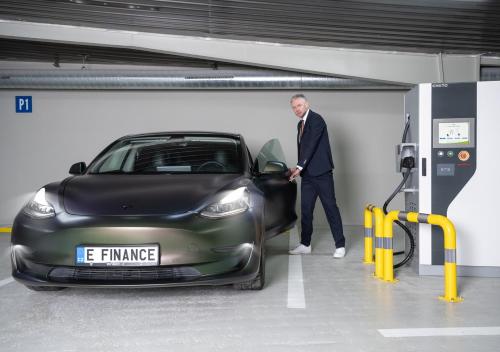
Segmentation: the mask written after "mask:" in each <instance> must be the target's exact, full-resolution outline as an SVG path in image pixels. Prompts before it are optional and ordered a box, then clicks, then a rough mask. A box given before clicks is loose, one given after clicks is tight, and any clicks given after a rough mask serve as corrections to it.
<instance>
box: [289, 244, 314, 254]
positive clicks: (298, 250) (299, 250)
mask: <svg viewBox="0 0 500 352" xmlns="http://www.w3.org/2000/svg"><path fill="white" fill-rule="evenodd" d="M288 253H290V254H311V246H310V245H309V246H304V245H303V244H299V245H298V246H297V247H295V248H294V249H292V250H290V251H288Z"/></svg>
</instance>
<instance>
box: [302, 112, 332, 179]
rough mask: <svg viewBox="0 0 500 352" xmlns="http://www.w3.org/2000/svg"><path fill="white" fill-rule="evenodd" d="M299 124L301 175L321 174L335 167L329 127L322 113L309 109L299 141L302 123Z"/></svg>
mask: <svg viewBox="0 0 500 352" xmlns="http://www.w3.org/2000/svg"><path fill="white" fill-rule="evenodd" d="M301 123H302V122H301V121H299V123H298V125H297V149H298V154H299V162H298V163H297V165H298V166H301V167H302V168H303V169H302V172H301V175H306V176H307V175H309V176H319V175H323V174H325V173H327V172H328V171H331V170H332V169H333V159H332V151H331V149H330V141H329V139H328V129H327V127H326V123H325V120H323V118H322V117H321V115H319V114H317V113H315V112H314V111H312V110H309V115H307V120H306V124H305V127H304V132H303V133H302V138H301V139H300V141H299V136H300V125H301Z"/></svg>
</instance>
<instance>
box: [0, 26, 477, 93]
mask: <svg viewBox="0 0 500 352" xmlns="http://www.w3.org/2000/svg"><path fill="white" fill-rule="evenodd" d="M0 37H4V38H13V39H26V40H39V41H49V42H58V43H71V44H84V45H99V46H108V47H120V48H130V49H137V50H145V51H152V52H158V53H165V54H174V55H181V56H188V57H196V58H202V59H209V60H217V61H225V62H232V63H238V64H244V65H253V66H260V67H267V68H276V69H282V70H289V71H300V72H306V73H314V74H322V75H332V76H338V77H348V78H361V79H370V80H377V81H382V82H388V83H396V84H397V83H400V84H418V83H424V82H465V81H477V80H479V67H480V62H481V59H480V56H478V55H450V54H446V55H444V54H443V55H441V54H427V53H411V52H396V51H376V50H361V49H346V48H330V47H318V46H303V45H290V44H282V43H269V42H257V41H244V40H229V39H219V38H205V37H193V36H180V35H170V34H158V33H146V32H133V31H123V30H110V29H102V28H93V27H80V26H68V25H55V24H47V23H33V22H22V21H10V20H0Z"/></svg>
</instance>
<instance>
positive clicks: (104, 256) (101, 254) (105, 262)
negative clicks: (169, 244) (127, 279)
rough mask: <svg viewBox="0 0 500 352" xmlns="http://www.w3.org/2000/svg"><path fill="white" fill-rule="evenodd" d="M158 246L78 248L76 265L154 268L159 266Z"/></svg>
mask: <svg viewBox="0 0 500 352" xmlns="http://www.w3.org/2000/svg"><path fill="white" fill-rule="evenodd" d="M159 252H160V249H159V246H158V245H144V246H77V247H76V265H97V266H153V265H158V264H159V262H160V260H159V257H160V256H159Z"/></svg>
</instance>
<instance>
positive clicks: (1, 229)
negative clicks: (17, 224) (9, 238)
mask: <svg viewBox="0 0 500 352" xmlns="http://www.w3.org/2000/svg"><path fill="white" fill-rule="evenodd" d="M11 232H12V228H10V227H0V233H11Z"/></svg>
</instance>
